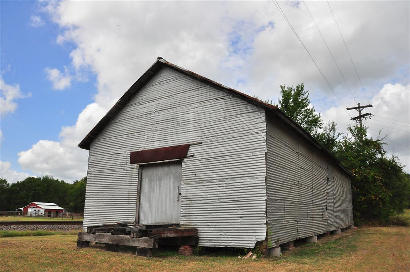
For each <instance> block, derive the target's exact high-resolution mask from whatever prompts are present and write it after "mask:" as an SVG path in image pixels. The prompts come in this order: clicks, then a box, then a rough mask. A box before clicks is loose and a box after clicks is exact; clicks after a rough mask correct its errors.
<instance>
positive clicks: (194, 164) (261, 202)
mask: <svg viewBox="0 0 410 272" xmlns="http://www.w3.org/2000/svg"><path fill="white" fill-rule="evenodd" d="M198 142H201V144H193V145H191V147H190V149H189V153H188V158H186V159H184V161H183V163H182V188H181V193H182V196H181V224H185V225H190V226H193V227H196V228H198V230H199V237H200V240H199V245H200V246H212V247H223V246H229V247H248V248H249V247H253V246H254V244H255V242H256V241H261V240H264V239H265V237H266V215H265V211H266V187H265V175H266V167H265V152H266V122H265V112H264V110H263V109H261V108H258V107H256V106H254V105H251V104H249V103H247V102H246V101H244V100H242V99H240V98H237V97H236V96H232V95H231V94H228V93H226V92H224V91H220V90H217V89H215V88H213V87H210V86H208V85H206V84H204V83H202V82H199V81H196V80H194V79H192V78H190V77H187V76H185V75H182V74H179V73H178V72H175V71H173V70H171V69H168V68H166V69H162V70H161V71H160V72H159V73H158V74H157V75H156V76H155V77H154V78H153V79H152V80H151V81H150V82H149V83H148V84H147V85H146V86H145V87H143V89H142V90H140V92H139V93H138V94H137V95H136V96H135V97H134V98H133V99H131V101H130V102H129V103H128V105H127V106H126V107H125V108H124V109H123V110H122V111H121V112H120V113H119V114H118V115H117V116H116V117H115V118H114V119H113V120H112V121H111V122H110V124H109V125H108V126H107V127H106V128H105V129H104V131H102V132H101V134H100V135H99V136H98V138H97V139H96V140H94V142H93V143H92V144H91V147H90V158H89V169H88V180H87V195H86V204H85V218H84V226H92V225H98V224H103V223H114V222H117V221H133V220H134V218H135V213H136V203H137V188H138V170H137V169H136V167H137V166H135V165H130V164H129V153H130V152H132V151H138V150H144V149H151V148H159V147H164V146H173V145H179V144H187V143H188V144H189V143H198Z"/></svg>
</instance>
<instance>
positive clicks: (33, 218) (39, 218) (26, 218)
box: [0, 216, 83, 222]
mask: <svg viewBox="0 0 410 272" xmlns="http://www.w3.org/2000/svg"><path fill="white" fill-rule="evenodd" d="M5 221H83V218H81V217H80V218H74V219H71V218H61V217H43V216H0V222H5Z"/></svg>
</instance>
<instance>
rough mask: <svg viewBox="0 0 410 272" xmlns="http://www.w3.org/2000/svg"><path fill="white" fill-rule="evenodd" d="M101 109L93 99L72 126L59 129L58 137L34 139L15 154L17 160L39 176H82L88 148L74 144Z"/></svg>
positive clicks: (72, 178)
mask: <svg viewBox="0 0 410 272" xmlns="http://www.w3.org/2000/svg"><path fill="white" fill-rule="evenodd" d="M104 113H105V111H104V109H102V108H101V107H99V106H98V105H97V104H96V103H92V104H90V105H88V106H87V107H86V108H85V109H84V110H83V111H82V112H81V113H80V115H79V117H78V120H77V123H76V124H75V125H74V126H71V127H64V128H63V129H62V130H61V133H60V141H48V140H40V141H38V142H37V143H36V144H34V145H33V146H32V147H31V148H30V149H28V150H26V151H22V152H20V153H19V154H18V156H19V159H18V162H19V164H20V165H21V167H22V168H23V169H29V170H30V171H32V172H34V173H36V174H38V175H41V176H43V175H49V176H53V177H56V178H60V179H63V180H66V181H73V180H76V179H81V178H83V177H84V176H85V175H86V173H87V166H88V165H87V158H88V156H87V155H88V152H87V151H85V150H82V149H80V148H79V147H78V146H77V145H78V143H79V142H80V141H81V140H82V138H83V137H84V136H85V135H86V134H87V133H88V132H89V130H91V128H92V127H93V126H94V125H95V124H96V123H97V122H98V121H99V120H100V119H101V118H102V116H103V114H104Z"/></svg>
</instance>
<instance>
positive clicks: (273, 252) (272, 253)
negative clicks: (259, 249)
mask: <svg viewBox="0 0 410 272" xmlns="http://www.w3.org/2000/svg"><path fill="white" fill-rule="evenodd" d="M281 255H282V250H281V248H280V246H278V247H272V248H270V249H269V257H280V256H281Z"/></svg>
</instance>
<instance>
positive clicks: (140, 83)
mask: <svg viewBox="0 0 410 272" xmlns="http://www.w3.org/2000/svg"><path fill="white" fill-rule="evenodd" d="M162 67H169V68H171V69H174V70H176V71H178V72H180V73H182V74H185V75H187V76H189V77H192V78H195V79H197V80H199V81H201V82H203V83H205V84H208V85H210V86H213V87H215V88H217V89H219V90H222V91H226V92H229V93H230V94H233V95H236V96H238V97H240V98H242V99H244V100H246V101H248V102H249V103H251V104H254V105H256V106H259V107H262V108H264V109H265V110H267V111H268V112H270V113H273V114H275V115H276V116H278V117H279V118H280V119H281V120H282V121H284V122H285V123H286V124H287V125H289V126H290V127H291V128H292V129H294V130H295V132H296V133H298V134H299V135H301V136H302V137H303V138H305V139H306V140H308V141H309V142H310V143H311V144H313V145H314V146H315V147H316V148H318V149H319V150H321V151H322V152H324V153H325V154H326V155H328V156H329V158H330V159H332V160H333V161H335V162H336V164H337V165H338V166H339V167H340V168H341V169H342V170H343V171H344V172H345V173H346V174H347V175H349V176H352V174H351V173H350V172H349V171H347V170H346V169H345V168H344V167H343V166H342V165H341V164H340V163H339V161H338V160H337V159H336V158H335V157H334V156H333V155H332V154H331V153H330V152H329V151H328V150H327V149H326V148H324V147H323V146H322V145H321V144H319V143H318V142H317V141H316V140H315V139H314V138H313V137H312V136H311V135H310V134H309V133H308V132H306V131H305V130H304V129H303V128H302V127H301V126H300V125H298V124H297V123H296V122H294V121H293V120H292V119H291V118H289V117H288V116H286V114H285V113H284V112H283V111H281V110H280V109H279V108H278V107H276V106H274V105H272V104H269V103H266V102H264V101H262V100H260V99H258V98H255V97H252V96H250V95H247V94H245V93H243V92H240V91H238V90H235V89H232V88H229V87H227V86H225V85H223V84H221V83H218V82H216V81H213V80H211V79H209V78H206V77H204V76H201V75H199V74H197V73H194V72H192V71H190V70H187V69H184V68H181V67H179V66H177V65H175V64H173V63H171V62H168V61H166V60H165V59H163V58H161V57H158V58H157V60H156V62H154V64H153V65H151V67H150V68H149V69H148V70H147V71H146V72H145V73H144V74H143V75H142V76H141V77H140V78H139V79H138V80H137V81H136V82H135V83H134V84H133V85H132V86H131V87H130V88H129V89H128V90H127V91H126V92H125V93H124V95H123V96H122V97H121V98H120V99H119V100H118V101H117V103H115V105H114V106H113V107H112V108H111V109H110V110H109V111H108V113H107V114H106V115H105V116H104V117H103V118H102V119H101V120H100V121H99V122H98V123H97V125H95V127H94V128H93V129H92V130H91V131H90V132H89V133H88V134H87V136H85V138H84V139H83V140H82V141H81V142H80V144H79V145H78V146H79V147H80V148H83V149H87V150H89V149H90V145H91V143H92V141H93V140H94V139H95V138H96V137H97V136H98V134H99V133H100V132H101V131H102V130H103V129H104V128H105V126H106V125H107V124H108V123H109V122H110V120H111V119H112V118H114V116H116V115H117V113H118V112H119V111H120V110H121V109H123V108H124V107H125V105H126V104H127V103H128V101H129V100H130V99H131V98H132V97H133V96H134V95H135V94H136V93H138V92H139V90H141V88H142V87H144V85H145V84H146V83H147V82H148V81H149V80H150V79H151V78H152V77H153V76H154V75H155V74H156V73H157V72H158V71H159V70H160V69H161V68H162Z"/></svg>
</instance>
